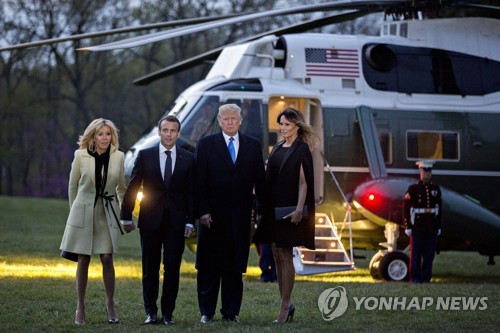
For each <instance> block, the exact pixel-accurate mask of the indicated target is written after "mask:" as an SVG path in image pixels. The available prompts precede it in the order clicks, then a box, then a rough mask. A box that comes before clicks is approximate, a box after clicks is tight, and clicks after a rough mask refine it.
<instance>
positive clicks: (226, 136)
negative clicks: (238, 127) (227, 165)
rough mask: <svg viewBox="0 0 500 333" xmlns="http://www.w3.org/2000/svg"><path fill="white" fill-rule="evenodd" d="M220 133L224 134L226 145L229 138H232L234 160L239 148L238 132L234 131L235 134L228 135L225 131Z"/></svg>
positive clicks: (236, 157)
mask: <svg viewBox="0 0 500 333" xmlns="http://www.w3.org/2000/svg"><path fill="white" fill-rule="evenodd" d="M222 135H223V136H224V140H225V141H226V147H227V146H228V145H229V138H233V139H234V140H233V146H234V156H235V160H237V159H238V150H239V149H240V136H239V134H238V133H236V135H235V136H229V135H227V134H226V133H224V132H222Z"/></svg>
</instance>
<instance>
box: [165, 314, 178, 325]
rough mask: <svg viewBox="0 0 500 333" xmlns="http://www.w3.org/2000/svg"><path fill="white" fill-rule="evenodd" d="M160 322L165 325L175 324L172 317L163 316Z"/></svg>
mask: <svg viewBox="0 0 500 333" xmlns="http://www.w3.org/2000/svg"><path fill="white" fill-rule="evenodd" d="M162 321H163V323H164V324H165V325H173V324H175V322H174V321H173V320H172V317H168V316H163V318H162Z"/></svg>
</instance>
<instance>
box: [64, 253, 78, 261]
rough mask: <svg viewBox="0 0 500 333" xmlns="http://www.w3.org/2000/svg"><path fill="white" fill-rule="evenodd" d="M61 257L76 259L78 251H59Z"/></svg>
mask: <svg viewBox="0 0 500 333" xmlns="http://www.w3.org/2000/svg"><path fill="white" fill-rule="evenodd" d="M61 257H62V258H64V259H68V260H71V261H78V253H73V252H68V251H61Z"/></svg>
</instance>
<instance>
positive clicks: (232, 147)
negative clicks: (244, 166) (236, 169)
mask: <svg viewBox="0 0 500 333" xmlns="http://www.w3.org/2000/svg"><path fill="white" fill-rule="evenodd" d="M233 141H234V138H229V144H228V145H227V148H228V149H229V155H231V159H232V160H233V164H234V162H236V151H235V150H234V144H233Z"/></svg>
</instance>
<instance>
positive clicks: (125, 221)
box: [120, 220, 134, 225]
mask: <svg viewBox="0 0 500 333" xmlns="http://www.w3.org/2000/svg"><path fill="white" fill-rule="evenodd" d="M120 223H121V225H131V224H134V222H132V221H129V220H121V221H120Z"/></svg>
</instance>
